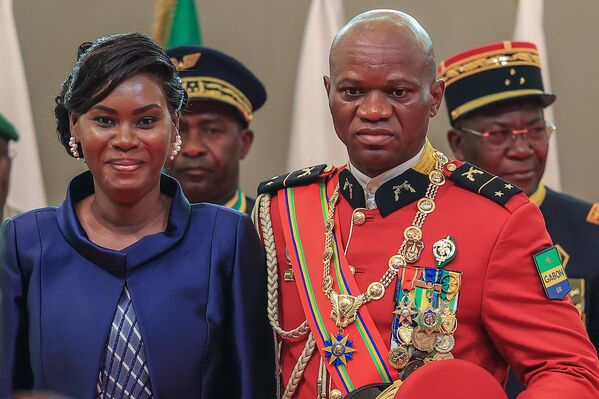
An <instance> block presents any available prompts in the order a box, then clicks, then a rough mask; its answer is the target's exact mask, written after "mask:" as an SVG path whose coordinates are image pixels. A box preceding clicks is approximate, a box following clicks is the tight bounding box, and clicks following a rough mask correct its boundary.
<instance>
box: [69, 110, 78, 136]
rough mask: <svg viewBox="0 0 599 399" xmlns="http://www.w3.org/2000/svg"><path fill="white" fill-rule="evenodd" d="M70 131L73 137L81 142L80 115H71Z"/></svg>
mask: <svg viewBox="0 0 599 399" xmlns="http://www.w3.org/2000/svg"><path fill="white" fill-rule="evenodd" d="M69 129H70V130H71V136H73V137H75V139H76V140H77V141H78V142H79V141H80V139H79V115H77V114H75V113H69Z"/></svg>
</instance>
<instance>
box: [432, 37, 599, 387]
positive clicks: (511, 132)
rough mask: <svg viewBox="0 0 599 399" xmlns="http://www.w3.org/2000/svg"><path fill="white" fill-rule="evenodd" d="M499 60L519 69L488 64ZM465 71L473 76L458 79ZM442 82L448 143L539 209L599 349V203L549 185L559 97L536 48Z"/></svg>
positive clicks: (468, 56)
mask: <svg viewBox="0 0 599 399" xmlns="http://www.w3.org/2000/svg"><path fill="white" fill-rule="evenodd" d="M496 58H504V59H510V60H516V59H517V60H518V63H517V65H514V63H513V62H512V63H510V62H506V63H505V64H501V63H495V64H491V65H489V64H488V62H487V60H489V59H496ZM463 68H466V69H468V73H467V74H460V73H456V71H459V70H460V69H463ZM439 76H440V77H442V78H444V79H446V87H447V90H446V92H445V101H446V104H447V110H448V115H449V123H450V124H451V126H452V128H451V129H450V130H449V131H448V132H447V138H448V141H449V144H450V146H451V149H452V150H453V153H454V154H455V157H456V158H457V159H459V160H462V161H467V162H471V163H473V164H476V165H478V166H480V167H481V168H483V169H484V170H486V171H488V172H491V173H493V174H495V175H498V176H500V177H502V178H504V179H506V180H508V181H510V182H511V183H513V184H516V185H517V186H518V187H521V188H522V190H523V191H524V193H525V194H526V195H528V197H529V199H530V201H531V202H534V203H535V204H536V205H538V206H539V208H540V210H541V213H542V214H543V218H544V219H545V225H546V227H547V231H548V232H549V235H550V236H551V239H552V240H553V242H554V244H555V245H556V246H557V247H558V248H559V251H560V255H561V257H562V259H563V266H564V268H565V269H566V273H567V275H568V278H569V280H570V284H571V285H572V290H571V291H570V298H571V300H572V302H573V303H574V304H575V306H576V307H577V308H578V310H579V312H580V313H581V316H582V318H583V320H584V321H585V322H586V325H587V331H588V333H589V338H590V339H591V342H592V343H593V344H594V345H595V348H597V347H599V260H597V257H596V255H595V247H596V245H597V243H598V242H599V203H596V204H591V203H588V202H586V201H583V200H580V199H578V198H575V197H572V196H570V195H568V194H565V193H560V192H557V191H554V190H552V189H550V188H547V187H545V185H544V184H543V182H542V180H541V178H542V177H543V173H544V171H545V162H546V160H547V154H548V150H549V138H550V137H551V134H552V133H553V132H554V131H555V126H553V124H551V123H550V122H549V121H546V120H545V117H544V114H543V109H544V108H545V107H546V106H549V105H550V104H552V103H553V101H554V100H555V95H553V94H550V93H547V92H546V91H545V90H544V87H543V80H542V77H541V64H540V57H539V54H538V52H537V48H536V46H535V45H534V44H533V43H529V42H513V41H503V42H500V43H493V44H488V45H485V46H481V47H477V48H472V49H468V50H465V51H463V52H460V53H458V54H456V55H453V56H451V57H449V58H448V59H447V60H446V61H443V62H441V63H440V65H439ZM506 388H507V391H508V392H509V394H510V397H512V398H515V397H516V396H517V394H518V393H519V392H520V391H521V390H522V389H523V387H522V384H520V383H519V382H518V381H516V379H515V377H513V376H511V378H510V379H508V383H507V386H506Z"/></svg>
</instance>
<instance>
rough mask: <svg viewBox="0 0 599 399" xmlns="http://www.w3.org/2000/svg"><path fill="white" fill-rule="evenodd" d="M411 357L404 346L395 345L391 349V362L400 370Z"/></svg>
mask: <svg viewBox="0 0 599 399" xmlns="http://www.w3.org/2000/svg"><path fill="white" fill-rule="evenodd" d="M409 359H410V356H409V354H408V350H407V349H406V348H405V347H403V346H398V347H395V348H393V349H391V350H390V351H389V363H391V365H392V366H393V367H395V368H396V369H398V370H399V369H402V368H404V367H405V365H406V364H408V360H409Z"/></svg>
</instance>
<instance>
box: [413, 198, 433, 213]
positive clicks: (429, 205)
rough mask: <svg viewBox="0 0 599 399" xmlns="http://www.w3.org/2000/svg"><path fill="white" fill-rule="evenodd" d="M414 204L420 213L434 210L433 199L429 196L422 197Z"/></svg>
mask: <svg viewBox="0 0 599 399" xmlns="http://www.w3.org/2000/svg"><path fill="white" fill-rule="evenodd" d="M416 206H417V207H418V210H419V211H420V212H422V213H431V212H432V211H434V210H435V201H433V200H432V199H431V198H427V197H423V198H420V199H419V200H418V202H417V204H416Z"/></svg>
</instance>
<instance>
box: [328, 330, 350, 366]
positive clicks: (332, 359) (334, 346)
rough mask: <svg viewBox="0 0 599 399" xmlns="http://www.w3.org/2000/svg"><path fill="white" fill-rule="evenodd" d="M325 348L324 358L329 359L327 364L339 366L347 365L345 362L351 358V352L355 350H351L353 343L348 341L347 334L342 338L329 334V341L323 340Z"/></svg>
mask: <svg viewBox="0 0 599 399" xmlns="http://www.w3.org/2000/svg"><path fill="white" fill-rule="evenodd" d="M324 343H325V345H327V346H326V347H324V348H323V350H324V351H325V352H326V353H325V357H326V358H327V359H329V364H334V365H335V366H339V365H341V364H344V365H347V361H348V360H351V358H352V357H353V352H355V351H356V350H355V349H354V348H352V346H353V342H352V341H350V340H349V334H348V335H346V336H343V335H341V334H337V335H333V334H331V339H327V340H325V342H324Z"/></svg>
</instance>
